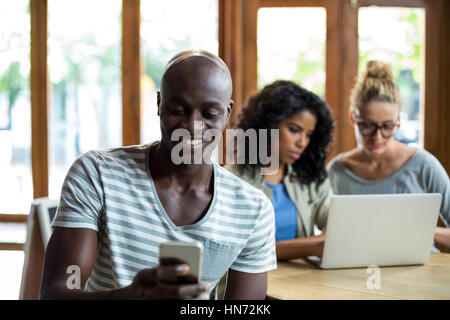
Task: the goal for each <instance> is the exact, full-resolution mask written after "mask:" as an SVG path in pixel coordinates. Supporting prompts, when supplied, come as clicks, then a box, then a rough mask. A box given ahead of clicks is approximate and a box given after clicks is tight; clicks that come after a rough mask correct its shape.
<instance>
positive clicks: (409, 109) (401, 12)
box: [358, 7, 425, 146]
mask: <svg viewBox="0 0 450 320" xmlns="http://www.w3.org/2000/svg"><path fill="white" fill-rule="evenodd" d="M358 19H359V69H360V70H364V68H365V66H366V63H367V61H369V60H382V61H384V62H387V63H389V64H391V66H392V70H393V73H394V77H395V78H396V82H397V84H398V85H399V87H400V91H401V95H402V111H401V114H400V128H399V130H398V131H397V134H396V139H397V140H399V141H402V142H405V143H408V144H412V145H415V146H419V145H420V146H422V145H423V143H422V141H421V140H422V139H421V138H420V136H421V132H423V131H422V123H423V121H422V120H421V117H422V116H421V109H422V107H423V90H424V86H423V83H424V82H423V81H424V52H425V33H424V32H425V10H424V9H410V8H379V7H368V8H361V9H359V18H358Z"/></svg>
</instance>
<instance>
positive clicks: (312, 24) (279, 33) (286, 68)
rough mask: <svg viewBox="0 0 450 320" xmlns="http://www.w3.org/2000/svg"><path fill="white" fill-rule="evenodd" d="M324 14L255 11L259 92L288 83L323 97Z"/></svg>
mask: <svg viewBox="0 0 450 320" xmlns="http://www.w3.org/2000/svg"><path fill="white" fill-rule="evenodd" d="M325 42H326V10H325V9H324V8H261V9H259V10H258V88H259V89H261V88H262V87H264V86H265V85H266V84H269V83H271V82H273V81H275V80H278V79H283V80H291V81H293V82H295V83H297V84H298V85H300V86H302V87H304V88H306V89H308V90H311V91H313V92H314V93H316V94H318V95H319V96H322V97H323V96H324V95H325Z"/></svg>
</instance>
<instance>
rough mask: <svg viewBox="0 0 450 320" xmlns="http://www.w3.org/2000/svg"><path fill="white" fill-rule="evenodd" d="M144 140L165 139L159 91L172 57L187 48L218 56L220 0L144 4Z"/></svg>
mask: <svg viewBox="0 0 450 320" xmlns="http://www.w3.org/2000/svg"><path fill="white" fill-rule="evenodd" d="M141 12H142V14H141V17H142V23H141V37H142V44H141V48H142V49H141V51H142V57H143V69H144V70H143V71H144V72H143V75H142V78H141V88H142V89H141V95H142V97H141V108H142V112H141V141H142V143H148V142H152V141H156V140H159V139H160V138H161V134H160V127H159V117H158V116H157V104H156V92H157V91H158V90H159V88H160V81H161V76H162V74H163V72H164V67H165V65H166V63H167V62H168V61H169V59H170V58H172V56H174V55H175V54H176V53H178V52H180V51H182V50H187V49H203V50H206V51H209V52H211V53H213V54H218V51H219V41H218V6H217V1H216V0H197V1H183V0H166V1H141Z"/></svg>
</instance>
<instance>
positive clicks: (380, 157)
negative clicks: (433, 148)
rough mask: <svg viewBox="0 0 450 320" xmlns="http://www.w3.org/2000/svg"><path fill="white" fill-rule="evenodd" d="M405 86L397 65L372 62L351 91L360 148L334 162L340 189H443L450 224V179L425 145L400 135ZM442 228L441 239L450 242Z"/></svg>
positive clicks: (363, 191)
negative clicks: (412, 143)
mask: <svg viewBox="0 0 450 320" xmlns="http://www.w3.org/2000/svg"><path fill="white" fill-rule="evenodd" d="M400 109H401V99H400V90H399V87H398V86H397V84H396V83H395V82H394V78H393V75H392V71H391V68H390V66H389V65H388V64H386V63H383V62H380V61H369V62H368V63H367V67H366V71H365V72H364V73H363V74H362V76H361V77H360V79H359V80H358V82H357V84H356V86H355V88H354V89H353V92H352V95H351V106H350V122H351V123H352V125H353V126H354V128H355V135H356V140H357V142H358V147H356V148H355V149H353V150H350V151H348V152H345V153H341V154H339V155H338V156H336V157H335V158H334V159H333V160H332V161H331V162H330V163H329V165H328V171H329V178H330V183H331V186H332V188H333V191H334V193H336V194H380V193H431V192H437V193H441V194H442V204H441V209H440V214H441V217H442V218H443V220H444V222H445V223H446V224H447V227H448V226H449V224H450V212H449V211H450V182H449V177H448V175H447V172H446V171H445V169H444V168H443V167H442V165H441V164H440V163H439V161H438V160H437V159H436V158H435V157H434V156H433V155H432V154H430V153H429V152H427V151H425V150H423V149H417V148H413V147H410V146H408V145H406V144H403V143H400V142H398V141H396V140H394V134H395V132H396V130H397V128H398V127H399V125H400V123H399V114H400ZM447 233H448V229H442V228H438V229H437V231H436V236H435V241H436V242H439V243H441V244H447V245H448V243H445V242H446V241H445V240H444V241H443V240H442V239H443V238H446V237H445V236H444V237H442V234H447Z"/></svg>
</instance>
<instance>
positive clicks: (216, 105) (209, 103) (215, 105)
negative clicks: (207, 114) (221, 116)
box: [202, 101, 224, 110]
mask: <svg viewBox="0 0 450 320" xmlns="http://www.w3.org/2000/svg"><path fill="white" fill-rule="evenodd" d="M202 107H203V108H205V109H207V108H214V109H218V110H222V109H223V108H224V105H223V104H222V103H220V102H219V101H207V102H205V103H203V104H202Z"/></svg>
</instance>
